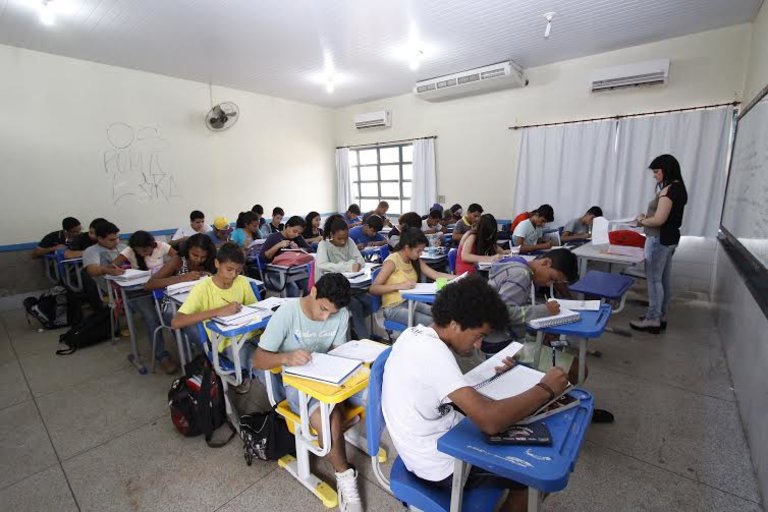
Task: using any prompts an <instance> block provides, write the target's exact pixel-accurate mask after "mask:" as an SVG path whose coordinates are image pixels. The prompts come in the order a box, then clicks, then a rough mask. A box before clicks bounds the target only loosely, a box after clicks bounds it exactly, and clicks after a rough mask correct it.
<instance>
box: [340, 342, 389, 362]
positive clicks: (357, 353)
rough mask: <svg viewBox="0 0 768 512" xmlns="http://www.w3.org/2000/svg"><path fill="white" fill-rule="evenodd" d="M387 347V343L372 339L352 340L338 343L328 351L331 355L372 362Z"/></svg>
mask: <svg viewBox="0 0 768 512" xmlns="http://www.w3.org/2000/svg"><path fill="white" fill-rule="evenodd" d="M387 348H389V347H388V346H387V345H385V344H383V343H377V342H375V341H372V340H352V341H348V342H346V343H344V344H342V345H339V346H338V347H336V348H335V349H333V350H331V351H330V352H328V353H329V354H331V355H332V356H337V357H346V358H347V359H354V360H356V361H362V362H363V363H372V362H374V361H375V360H376V358H377V357H379V355H380V354H381V353H382V352H384V351H385V350H387Z"/></svg>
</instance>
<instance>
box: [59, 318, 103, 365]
mask: <svg viewBox="0 0 768 512" xmlns="http://www.w3.org/2000/svg"><path fill="white" fill-rule="evenodd" d="M111 315H112V310H111V309H109V308H103V309H98V310H96V311H94V312H93V313H91V314H90V315H88V316H87V317H85V318H84V319H83V320H82V321H80V322H79V323H78V324H77V325H75V326H74V327H72V328H71V329H70V330H68V331H67V332H65V333H64V334H62V335H61V336H59V344H61V345H66V348H59V349H58V350H56V354H58V355H60V356H67V355H69V354H73V353H74V352H75V351H76V350H77V349H79V348H83V347H89V346H91V345H95V344H97V343H101V342H102V341H105V340H108V339H109V338H110V337H111V333H110V329H111V326H112V322H111V318H110V317H111Z"/></svg>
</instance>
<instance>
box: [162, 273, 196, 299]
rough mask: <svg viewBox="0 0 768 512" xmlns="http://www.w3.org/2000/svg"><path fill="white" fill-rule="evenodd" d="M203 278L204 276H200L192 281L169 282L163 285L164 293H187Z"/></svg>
mask: <svg viewBox="0 0 768 512" xmlns="http://www.w3.org/2000/svg"><path fill="white" fill-rule="evenodd" d="M203 279H205V277H201V278H200V279H196V280H194V281H183V282H181V283H176V284H169V285H168V286H166V287H165V293H166V295H178V294H181V293H188V292H189V291H190V290H191V289H192V288H194V287H195V285H196V284H197V283H199V282H200V281H202V280H203Z"/></svg>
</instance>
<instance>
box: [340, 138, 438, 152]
mask: <svg viewBox="0 0 768 512" xmlns="http://www.w3.org/2000/svg"><path fill="white" fill-rule="evenodd" d="M436 138H437V135H429V136H427V137H414V138H412V139H400V140H390V141H386V142H369V143H368V144H353V145H351V146H336V149H345V148H346V149H351V148H366V147H376V146H389V145H390V144H400V143H401V142H411V141H414V140H425V139H436Z"/></svg>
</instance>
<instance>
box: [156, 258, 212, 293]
mask: <svg viewBox="0 0 768 512" xmlns="http://www.w3.org/2000/svg"><path fill="white" fill-rule="evenodd" d="M180 268H181V257H180V256H178V255H174V256H173V257H172V258H171V259H170V260H168V261H167V262H166V263H165V265H163V266H162V267H161V268H160V270H158V271H157V272H155V273H154V274H153V275H152V277H150V278H149V281H147V283H146V284H145V285H144V289H145V290H158V289H160V288H166V287H168V286H170V285H172V284H176V283H183V282H185V281H197V280H198V279H200V278H201V277H203V273H201V272H197V271H194V270H193V271H192V272H187V273H186V274H181V275H176V272H178V271H179V269H180Z"/></svg>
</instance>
